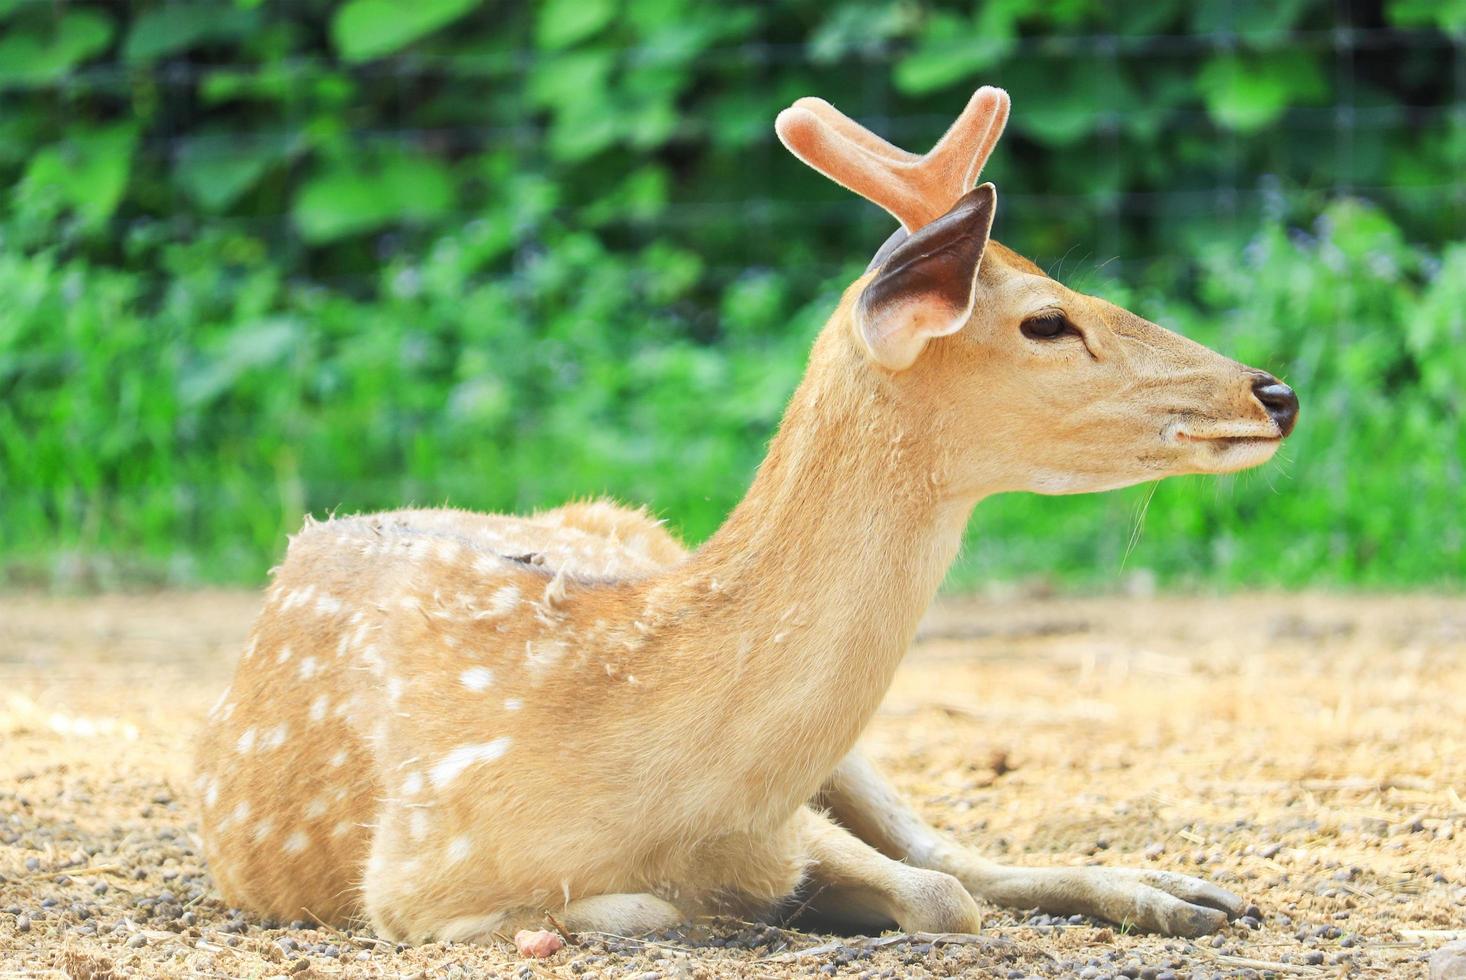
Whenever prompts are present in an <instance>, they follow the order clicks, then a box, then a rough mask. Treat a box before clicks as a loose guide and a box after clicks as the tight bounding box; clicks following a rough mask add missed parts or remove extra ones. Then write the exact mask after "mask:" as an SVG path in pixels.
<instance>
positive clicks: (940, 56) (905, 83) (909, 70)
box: [892, 2, 1014, 95]
mask: <svg viewBox="0 0 1466 980" xmlns="http://www.w3.org/2000/svg"><path fill="white" fill-rule="evenodd" d="M1012 9H1013V4H1012V3H1003V2H997V3H991V4H988V5H986V6H984V7H983V8H982V14H981V15H980V17H979V20H978V22H977V23H976V24H973V23H971V22H969V21H968V20H966V19H965V18H963V17H959V16H957V15H956V14H949V13H945V12H939V13H934V14H932V15H931V16H930V17H929V18H928V20H927V23H926V26H925V28H924V29H923V30H922V33H921V36H920V38H919V39H918V41H917V44H916V48H915V49H914V50H913V51H912V52H911V53H910V54H908V55H907V56H906V57H904V58H902V59H901V60H900V61H899V62H897V64H896V68H895V71H894V72H893V73H892V81H893V82H895V84H896V87H897V88H898V89H899V90H901V91H902V92H906V93H908V94H911V95H922V94H925V93H927V92H935V91H937V90H939V89H944V88H948V87H950V86H952V85H955V84H957V83H958V82H970V81H972V80H973V79H974V77H975V76H976V75H977V74H978V73H979V72H981V71H982V70H984V69H986V68H988V67H990V66H992V65H993V64H995V63H996V62H997V61H999V60H1000V59H1002V58H1003V57H1005V56H1006V55H1007V54H1008V52H1009V51H1010V50H1011V49H1012V46H1013V41H1014V35H1013V29H1012V22H1011V20H1009V19H1007V15H1008V13H1009V12H1010V11H1011V10H1012Z"/></svg>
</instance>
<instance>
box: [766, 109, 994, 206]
mask: <svg viewBox="0 0 1466 980" xmlns="http://www.w3.org/2000/svg"><path fill="white" fill-rule="evenodd" d="M1008 104H1009V103H1008V93H1007V92H1004V91H1003V90H1002V89H1000V88H993V87H992V86H990V85H984V86H983V87H982V88H980V89H978V90H977V91H976V92H974V93H973V94H972V98H971V99H969V100H968V102H967V108H965V109H963V110H962V114H961V115H960V116H958V117H957V121H956V122H954V123H953V124H952V128H951V129H948V130H947V132H946V133H945V134H944V135H943V136H942V138H941V139H940V140H938V141H937V145H936V146H934V147H932V148H931V151H930V152H928V153H927V154H926V156H920V157H919V156H917V155H916V154H914V153H908V152H907V151H905V150H903V149H901V148H900V147H896V146H892V145H891V144H890V143H887V142H886V141H885V140H883V139H881V138H880V137H879V136H877V135H875V134H874V133H872V132H871V131H870V130H868V129H866V128H865V127H864V126H862V125H860V124H859V123H858V122H856V121H855V120H853V119H851V118H850V117H849V116H846V115H844V114H843V113H841V112H840V111H839V110H838V109H836V108H835V107H834V106H832V105H830V104H829V103H828V102H826V101H825V100H824V99H816V98H803V99H800V100H799V101H797V102H795V103H794V104H793V105H792V106H790V107H789V108H787V109H785V110H784V111H783V112H781V113H779V118H778V119H777V120H776V121H775V123H774V129H775V131H777V132H778V134H779V139H780V140H781V141H783V143H784V145H785V146H787V147H788V148H789V152H791V153H793V154H794V155H795V156H797V157H798V158H799V159H801V160H803V161H804V162H805V163H807V164H809V165H810V166H811V167H813V168H814V169H815V170H818V171H819V172H820V173H822V174H824V175H825V176H826V177H829V178H830V179H831V180H833V181H835V182H836V183H838V184H841V185H843V186H845V187H848V188H849V189H850V190H852V191H854V192H855V193H857V194H859V195H860V196H861V197H863V198H865V199H866V200H869V201H872V202H874V203H876V204H879V205H880V206H881V207H883V208H885V209H886V210H887V211H889V212H891V214H892V215H893V216H894V217H895V218H896V220H897V221H899V222H901V225H902V227H904V228H905V229H906V230H907V231H916V230H917V229H919V228H921V227H922V226H923V225H925V224H927V223H929V222H931V221H934V220H935V219H937V218H939V217H941V216H942V215H944V214H946V213H947V211H948V209H950V208H951V207H952V205H953V204H955V203H957V199H958V198H959V197H961V196H962V195H963V194H964V193H966V192H967V191H968V190H970V189H971V188H972V187H973V186H974V185H975V184H976V183H977V176H978V174H979V173H980V172H981V171H982V167H983V164H985V163H986V162H987V158H988V156H989V155H990V154H991V153H992V152H993V147H994V146H995V145H997V142H998V137H999V136H1001V135H1002V134H1003V126H1004V125H1005V124H1006V123H1007V122H1008Z"/></svg>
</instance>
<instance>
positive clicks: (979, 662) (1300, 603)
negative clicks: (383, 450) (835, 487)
mask: <svg viewBox="0 0 1466 980" xmlns="http://www.w3.org/2000/svg"><path fill="white" fill-rule="evenodd" d="M256 604H257V599H256V597H255V596H254V595H252V594H247V593H202V594H186V595H166V594H165V595H156V596H147V597H122V596H107V597H101V598H87V599H62V598H49V597H48V598H40V597H35V596H11V597H5V598H0V977H9V976H58V975H62V974H63V973H69V974H70V975H72V976H77V977H97V978H101V977H108V976H193V975H202V976H214V977H267V976H276V975H281V976H289V975H293V976H294V977H297V978H302V980H304V978H309V977H323V976H343V977H355V976H362V977H381V976H386V977H467V976H496V977H498V976H503V977H516V978H518V977H525V978H528V977H546V976H559V977H570V976H628V977H637V978H645V980H651V978H653V977H699V976H708V977H712V976H737V977H785V976H795V975H798V976H803V975H811V974H812V975H816V976H824V975H831V974H837V975H841V976H875V977H905V976H953V975H968V976H996V977H1028V976H1042V977H1067V976H1077V977H1083V978H1096V977H1120V976H1127V977H1135V978H1140V977H1146V978H1164V977H1178V978H1179V977H1188V976H1190V977H1201V976H1218V975H1221V976H1340V975H1353V976H1380V977H1412V976H1424V975H1425V973H1426V967H1425V959H1426V958H1427V957H1428V955H1429V953H1430V951H1432V950H1433V949H1435V948H1437V947H1439V946H1440V945H1441V944H1443V943H1445V942H1448V941H1451V940H1455V939H1461V938H1466V802H1463V800H1462V794H1463V793H1466V599H1444V598H1425V597H1407V598H1360V597H1329V596H1317V595H1303V596H1242V597H1234V598H1230V599H1225V600H1212V599H1180V598H1167V599H1097V600H1070V599H1064V600H1052V599H1051V600H1035V599H998V598H988V599H982V600H964V601H960V602H956V601H948V602H945V603H944V604H942V605H941V606H939V607H938V608H937V609H935V610H934V611H933V612H932V614H931V615H930V616H929V617H928V619H927V622H926V623H925V624H924V626H923V628H922V632H921V635H920V637H919V640H918V643H917V645H916V647H915V648H914V650H913V651H912V653H911V656H910V658H909V659H908V661H907V664H906V665H905V666H904V667H903V668H902V671H901V673H900V674H899V676H898V678H897V681H896V684H895V686H894V688H893V689H892V691H891V693H890V696H889V697H888V698H887V700H886V703H885V705H884V707H883V709H882V711H881V713H880V715H879V716H878V717H877V719H876V721H875V723H874V724H873V725H872V728H871V731H870V732H869V735H868V738H867V743H868V746H869V748H870V749H871V751H872V753H873V754H874V756H875V757H876V759H877V760H878V761H879V762H881V763H882V764H883V765H884V766H885V768H886V769H887V770H888V771H889V772H890V773H891V774H892V776H893V778H894V779H895V781H896V782H897V783H898V785H899V786H900V787H901V788H902V789H903V790H904V791H905V792H907V793H908V794H909V795H910V796H911V797H912V798H913V799H914V800H915V801H916V803H917V805H918V806H919V808H920V809H921V810H922V811H924V812H925V813H926V814H928V815H929V816H930V817H931V818H932V819H933V820H934V821H935V822H937V823H938V824H940V825H942V826H944V827H947V828H949V829H951V830H952V831H954V832H955V833H956V834H957V835H958V836H959V837H961V838H962V839H963V840H966V841H969V842H971V843H972V844H974V845H976V846H979V847H981V848H983V849H984V850H986V851H987V852H988V853H989V854H990V855H993V856H996V857H999V858H1001V859H1003V860H1007V861H1012V862H1020V863H1034V864H1040V863H1042V864H1064V865H1079V864H1104V865H1132V866H1145V867H1153V868H1168V869H1173V870H1177V871H1184V872H1187V873H1190V874H1199V875H1204V876H1207V877H1209V878H1211V879H1213V880H1214V881H1216V882H1218V883H1220V884H1222V885H1223V886H1225V887H1228V888H1231V889H1233V890H1234V891H1237V892H1239V893H1241V894H1243V895H1245V896H1246V897H1247V898H1248V899H1249V900H1250V901H1251V902H1253V903H1254V904H1255V906H1256V908H1255V909H1253V910H1251V911H1252V912H1253V913H1254V916H1255V917H1253V918H1251V919H1249V920H1243V921H1240V922H1238V923H1236V924H1234V925H1233V926H1232V927H1230V928H1228V929H1227V930H1226V931H1225V932H1224V933H1222V934H1221V935H1219V936H1215V937H1207V938H1204V939H1202V940H1199V941H1195V942H1192V941H1187V940H1176V939H1164V938H1158V937H1155V936H1147V935H1136V934H1128V933H1127V932H1126V930H1124V929H1121V928H1117V927H1114V926H1110V925H1106V924H1103V923H1097V922H1093V921H1087V920H1082V919H1077V918H1076V920H1075V921H1070V920H1066V919H1051V918H1049V917H1047V916H1036V915H1030V914H1026V913H1024V912H1022V911H1010V910H1004V909H991V910H989V914H988V917H987V921H986V924H985V926H984V930H983V933H982V934H981V935H980V936H978V937H975V938H974V937H940V938H935V939H934V938H933V937H929V936H915V937H906V936H900V935H897V934H888V935H887V936H885V937H879V938H875V937H872V938H869V939H866V938H860V937H839V936H823V935H811V934H807V933H801V932H798V931H794V930H791V929H780V928H771V927H760V926H753V925H750V924H745V923H737V922H728V921H714V922H709V923H702V924H698V925H696V926H694V927H692V928H689V929H687V930H683V931H680V932H677V933H674V934H669V935H661V936H656V937H652V938H651V939H649V940H638V939H620V938H595V939H593V938H588V937H587V938H583V939H581V940H580V941H579V943H578V944H577V945H573V946H570V947H567V948H566V949H564V950H562V951H560V952H559V953H557V954H556V955H555V956H554V957H552V958H550V959H547V960H543V961H536V962H532V963H531V962H528V961H524V960H521V959H519V958H518V956H517V955H516V954H515V953H514V951H513V950H512V949H511V948H509V947H508V946H504V947H502V948H492V947H487V948H486V947H474V946H467V945H462V944H456V945H449V944H432V945H428V946H425V947H420V948H416V949H402V948H399V947H394V946H392V945H390V944H387V943H384V942H381V941H379V940H376V939H375V938H374V937H372V936H371V934H370V933H369V932H368V931H365V930H359V931H350V932H340V931H337V930H334V929H327V928H320V927H316V926H314V925H312V924H309V923H295V924H291V923H261V922H259V921H255V920H252V919H250V918H248V917H245V916H241V915H239V914H238V913H237V912H235V911H232V910H230V909H227V908H225V907H224V906H223V905H222V904H221V903H220V901H219V900H218V899H217V898H216V897H215V895H214V893H213V891H212V888H211V885H210V881H209V877H208V872H207V869H206V868H205V867H204V865H203V862H202V860H201V857H200V852H199V844H198V840H197V838H196V836H195V831H196V826H197V823H196V820H195V814H194V811H195V804H196V801H195V799H194V793H193V790H192V788H191V779H190V773H189V757H190V743H191V740H192V737H193V732H194V731H195V729H196V728H197V727H198V725H199V724H200V722H201V720H202V718H203V715H204V712H205V710H206V709H207V707H208V706H209V705H210V704H211V703H212V702H213V700H214V698H215V697H216V696H217V695H218V693H219V692H220V691H221V690H222V689H223V687H224V685H225V683H226V681H227V679H228V676H229V673H230V671H231V670H232V668H233V664H234V660H235V658H236V656H237V651H238V649H239V646H240V643H241V639H242V637H243V636H244V634H245V630H246V628H247V626H248V623H249V621H250V619H251V617H252V616H253V614H254V611H255V608H256Z"/></svg>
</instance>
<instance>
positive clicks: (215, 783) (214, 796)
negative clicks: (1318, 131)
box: [204, 777, 219, 807]
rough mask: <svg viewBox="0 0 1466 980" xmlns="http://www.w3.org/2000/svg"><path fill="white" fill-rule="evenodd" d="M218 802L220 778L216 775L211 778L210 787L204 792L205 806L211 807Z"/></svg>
mask: <svg viewBox="0 0 1466 980" xmlns="http://www.w3.org/2000/svg"><path fill="white" fill-rule="evenodd" d="M218 802H219V780H218V778H217V777H216V778H214V779H211V780H209V788H208V790H207V791H205V793H204V806H209V807H211V806H213V805H214V804H215V803H218Z"/></svg>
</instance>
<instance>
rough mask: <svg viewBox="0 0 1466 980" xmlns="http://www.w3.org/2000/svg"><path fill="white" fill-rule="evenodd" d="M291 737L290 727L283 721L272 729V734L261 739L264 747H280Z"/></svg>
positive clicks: (261, 744) (261, 746) (261, 745)
mask: <svg viewBox="0 0 1466 980" xmlns="http://www.w3.org/2000/svg"><path fill="white" fill-rule="evenodd" d="M288 737H290V728H289V726H288V725H285V724H284V723H283V722H282V723H281V724H279V725H276V726H275V727H274V728H272V729H270V734H268V735H266V736H265V737H264V739H262V740H261V741H260V748H262V749H278V748H279V747H280V746H282V745H284V744H285V739H287V738H288Z"/></svg>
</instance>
